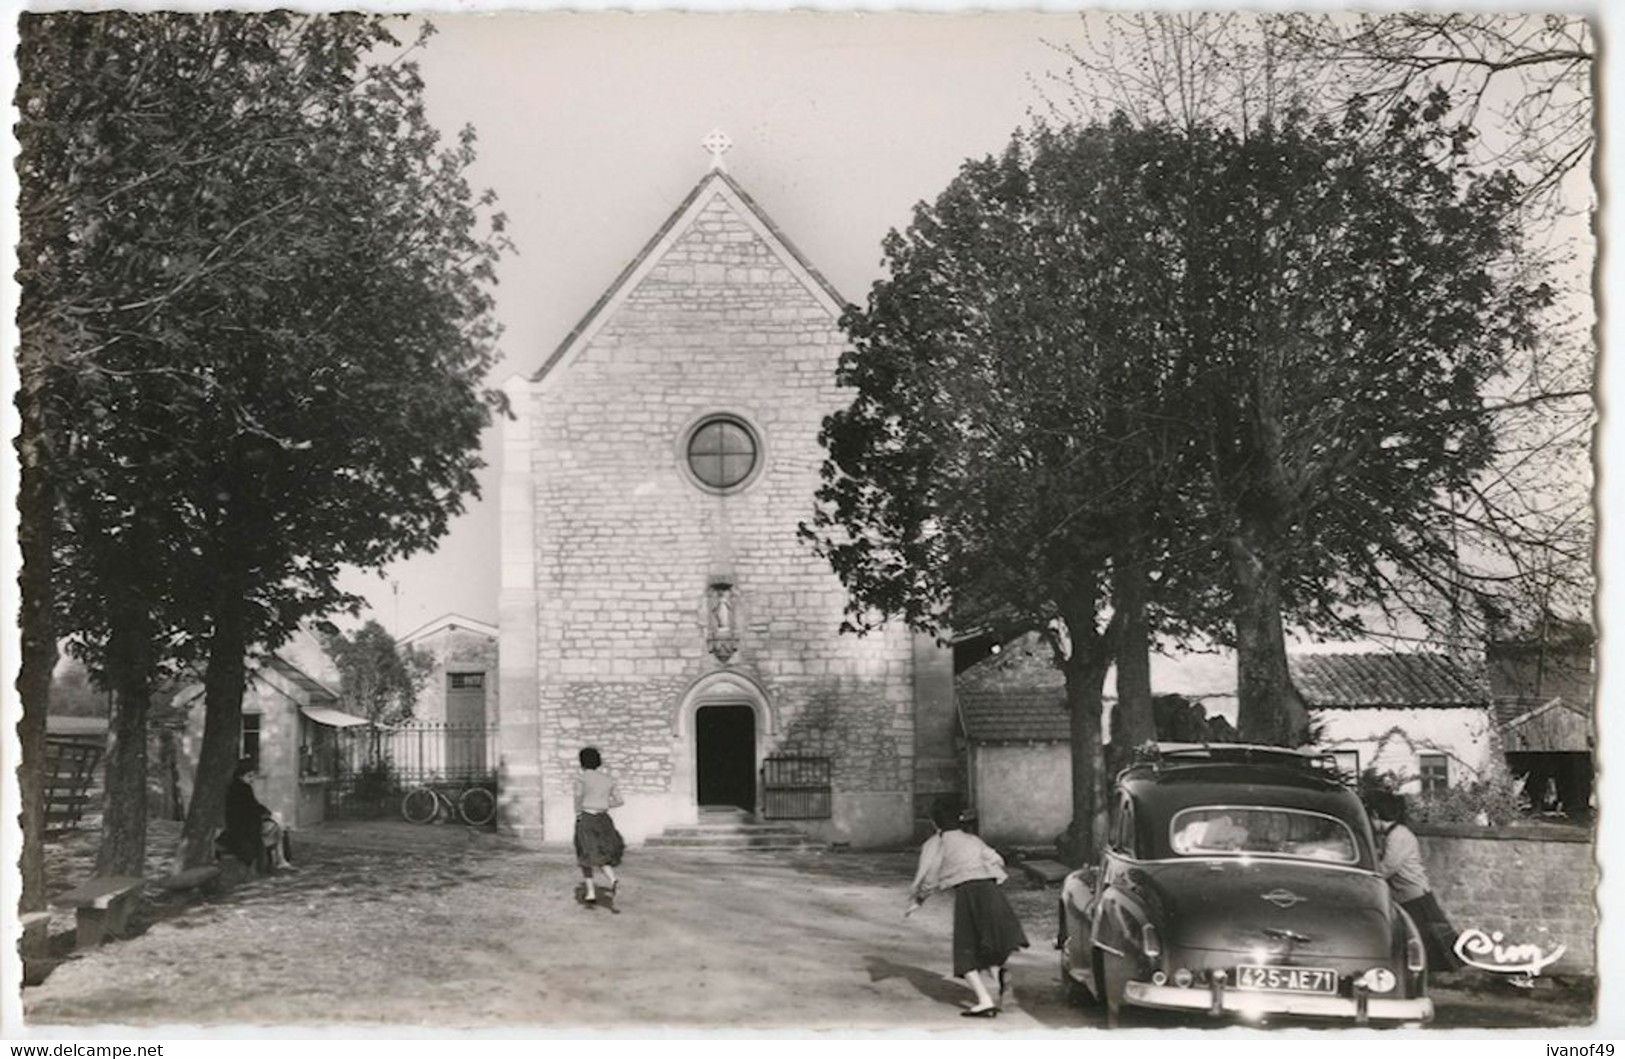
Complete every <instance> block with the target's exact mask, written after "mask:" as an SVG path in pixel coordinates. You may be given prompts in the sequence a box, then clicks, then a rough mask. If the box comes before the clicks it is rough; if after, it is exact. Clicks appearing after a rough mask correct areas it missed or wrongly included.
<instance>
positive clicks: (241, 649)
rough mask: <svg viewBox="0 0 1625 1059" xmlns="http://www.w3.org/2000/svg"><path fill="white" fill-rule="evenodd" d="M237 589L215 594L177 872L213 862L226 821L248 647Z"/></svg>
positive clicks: (226, 582) (228, 581)
mask: <svg viewBox="0 0 1625 1059" xmlns="http://www.w3.org/2000/svg"><path fill="white" fill-rule="evenodd" d="M240 586H241V581H240V580H239V579H238V578H236V577H223V578H222V579H221V582H220V584H219V586H218V588H217V590H216V591H217V596H216V599H215V605H214V635H213V637H212V638H211V639H210V641H209V661H208V665H207V668H206V669H205V671H204V676H203V710H204V713H203V741H202V745H201V746H200V747H199V748H198V758H197V769H196V771H194V773H193V777H192V801H191V804H190V805H188V807H187V813H186V826H185V827H184V828H183V829H182V832H181V867H183V868H196V867H199V866H202V865H205V864H211V863H213V862H214V836H215V834H216V832H218V831H219V829H220V828H222V827H224V826H225V820H226V788H227V787H228V786H230V785H231V778H232V773H233V772H234V771H235V770H236V767H237V759H238V757H239V755H240V754H241V751H242V744H243V737H242V726H243V689H244V687H245V686H246V684H247V680H248V675H247V658H248V644H247V643H246V642H245V641H246V638H247V634H246V633H245V631H244V624H243V593H242V591H241V587H240Z"/></svg>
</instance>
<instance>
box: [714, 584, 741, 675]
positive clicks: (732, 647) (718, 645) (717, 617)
mask: <svg viewBox="0 0 1625 1059" xmlns="http://www.w3.org/2000/svg"><path fill="white" fill-rule="evenodd" d="M706 595H707V596H708V597H709V598H708V600H707V602H708V604H709V606H708V607H707V609H708V611H709V612H710V618H711V620H710V628H709V629H707V630H706V639H707V641H708V642H709V645H710V649H711V653H712V654H713V655H715V656H716V659H717V661H718V662H726V661H728V659H730V658H732V657H733V656H734V652H735V651H737V650H739V633H738V631H737V630H736V629H735V628H734V608H735V603H734V598H733V586H732V585H727V584H720V583H719V584H715V585H712V586H711V587H710V589H709V590H707V593H706Z"/></svg>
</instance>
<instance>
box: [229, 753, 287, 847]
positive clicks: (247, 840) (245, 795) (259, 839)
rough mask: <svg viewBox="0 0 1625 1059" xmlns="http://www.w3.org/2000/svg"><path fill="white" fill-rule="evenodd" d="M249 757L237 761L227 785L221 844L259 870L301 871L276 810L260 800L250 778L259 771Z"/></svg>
mask: <svg viewBox="0 0 1625 1059" xmlns="http://www.w3.org/2000/svg"><path fill="white" fill-rule="evenodd" d="M255 771H256V770H255V768H254V763H253V762H252V761H250V760H248V759H247V758H244V759H243V760H241V761H239V762H237V768H236V770H235V771H234V772H233V773H232V779H231V786H229V787H227V788H226V829H225V830H224V831H222V832H221V833H220V838H219V839H218V840H217V844H218V845H219V847H220V848H221V849H223V850H224V851H225V852H227V853H230V854H231V855H232V856H234V857H236V858H237V859H238V860H240V861H242V862H243V863H244V864H245V865H247V866H248V867H249V868H250V869H253V870H256V871H267V872H271V871H280V870H287V871H297V870H298V869H296V868H295V867H294V866H293V864H292V863H291V862H290V861H289V860H288V850H287V835H286V831H285V830H284V828H283V826H282V823H281V821H279V820H278V819H277V816H276V814H275V813H273V812H272V811H271V810H270V809H268V808H266V807H265V806H264V805H263V804H261V803H260V800H259V798H257V797H256V796H255V794H254V788H253V787H252V786H251V785H250V784H249V779H250V778H251V777H252V776H253V775H254V773H255Z"/></svg>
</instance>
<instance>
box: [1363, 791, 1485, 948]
mask: <svg viewBox="0 0 1625 1059" xmlns="http://www.w3.org/2000/svg"><path fill="white" fill-rule="evenodd" d="M1366 804H1367V807H1368V809H1369V810H1370V813H1371V824H1372V827H1373V828H1374V829H1375V830H1376V832H1377V862H1378V863H1377V870H1378V871H1379V872H1381V873H1382V877H1383V878H1384V879H1387V880H1388V888H1389V889H1390V890H1392V891H1393V894H1394V900H1396V901H1398V902H1399V906H1400V907H1401V908H1403V909H1404V910H1405V911H1406V912H1408V913H1409V914H1410V917H1411V921H1412V922H1414V923H1415V924H1416V929H1417V930H1418V931H1420V932H1421V934H1422V946H1423V948H1424V949H1426V950H1427V958H1428V970H1430V971H1455V970H1460V969H1461V967H1462V962H1461V957H1459V956H1457V955H1456V948H1455V944H1456V928H1455V927H1453V926H1451V925H1450V920H1448V919H1447V918H1445V914H1444V909H1442V908H1440V907H1439V901H1438V899H1437V898H1435V897H1434V896H1433V890H1432V889H1431V888H1430V887H1429V886H1428V875H1427V870H1426V869H1425V868H1424V867H1423V866H1422V845H1421V843H1419V842H1418V841H1417V840H1416V833H1415V832H1413V831H1412V830H1411V829H1410V828H1409V827H1407V826H1406V825H1405V816H1406V813H1405V799H1404V798H1402V797H1400V796H1399V795H1397V794H1395V793H1393V792H1392V791H1373V792H1372V793H1371V795H1370V797H1369V798H1367V799H1366Z"/></svg>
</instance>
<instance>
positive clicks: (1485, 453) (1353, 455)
mask: <svg viewBox="0 0 1625 1059" xmlns="http://www.w3.org/2000/svg"><path fill="white" fill-rule="evenodd" d="M1445 110H1446V107H1445V104H1444V99H1443V97H1442V95H1441V94H1439V93H1435V94H1434V95H1433V96H1430V97H1429V99H1428V100H1426V101H1411V102H1410V103H1409V104H1408V105H1404V106H1400V107H1399V108H1397V109H1396V110H1395V111H1393V112H1392V113H1390V114H1388V115H1384V116H1382V117H1381V118H1380V119H1379V118H1373V117H1370V116H1367V115H1366V114H1365V113H1364V112H1362V111H1360V110H1358V109H1356V110H1354V111H1351V112H1350V114H1349V115H1348V118H1347V120H1346V121H1345V122H1344V124H1342V125H1341V126H1338V127H1333V126H1331V125H1329V124H1327V123H1325V122H1317V123H1313V124H1310V123H1307V122H1298V121H1287V122H1285V123H1283V124H1282V125H1281V126H1279V127H1274V128H1272V127H1269V126H1265V127H1263V128H1261V129H1259V130H1256V131H1255V132H1253V133H1252V134H1251V135H1249V136H1247V137H1246V138H1242V137H1241V136H1239V135H1237V134H1235V133H1218V134H1215V135H1214V136H1212V137H1211V139H1210V141H1209V149H1210V150H1212V151H1213V152H1214V153H1213V154H1212V156H1211V157H1209V158H1207V159H1204V160H1202V161H1201V162H1200V163H1199V164H1198V165H1197V166H1196V169H1195V171H1194V172H1192V173H1191V174H1190V176H1189V178H1188V183H1187V184H1186V185H1185V186H1187V187H1189V188H1190V189H1191V191H1192V198H1191V200H1190V203H1189V207H1190V208H1189V216H1190V218H1191V224H1190V227H1189V229H1188V231H1187V233H1186V239H1187V241H1188V245H1189V247H1190V250H1189V256H1190V259H1191V261H1192V267H1191V274H1192V276H1194V277H1197V280H1198V283H1197V285H1196V286H1193V288H1192V290H1191V292H1190V294H1189V295H1188V298H1187V301H1186V302H1185V303H1184V308H1185V309H1186V310H1187V311H1189V312H1190V315H1189V317H1188V318H1187V327H1188V331H1187V341H1188V348H1189V349H1190V350H1191V351H1192V355H1193V357H1194V358H1195V359H1196V360H1198V361H1200V362H1203V363H1205V364H1206V365H1207V369H1206V371H1205V373H1204V375H1203V378H1202V385H1201V386H1200V387H1199V388H1198V389H1196V390H1195V391H1193V395H1194V396H1196V398H1197V400H1196V401H1195V402H1194V403H1193V411H1194V412H1195V413H1196V415H1195V417H1194V420H1195V422H1196V424H1197V425H1198V429H1199V430H1200V431H1201V432H1202V434H1203V436H1204V438H1205V440H1204V442H1203V445H1204V450H1205V453H1206V456H1207V459H1208V462H1209V466H1210V472H1209V475H1208V482H1209V486H1210V490H1211V491H1210V494H1209V499H1210V501H1211V504H1210V507H1209V515H1210V517H1211V518H1212V519H1213V521H1212V522H1211V523H1210V532H1211V533H1212V534H1213V536H1214V537H1215V538H1216V539H1217V540H1219V541H1221V542H1222V543H1223V544H1224V546H1225V548H1226V550H1227V552H1228V557H1229V561H1230V576H1231V589H1232V592H1233V593H1234V599H1235V604H1236V636H1235V646H1236V648H1237V653H1238V676H1239V685H1240V687H1239V693H1240V698H1241V710H1242V712H1241V717H1240V725H1239V727H1240V730H1241V737H1242V738H1243V739H1244V740H1259V741H1266V742H1293V741H1297V740H1300V739H1301V738H1302V737H1303V735H1304V734H1305V731H1304V728H1303V726H1302V725H1303V720H1304V718H1303V717H1302V715H1301V712H1300V711H1299V710H1295V709H1293V699H1294V698H1295V696H1294V694H1293V693H1292V692H1291V685H1290V678H1289V677H1288V675H1287V672H1286V659H1285V653H1284V650H1283V639H1282V633H1281V622H1282V617H1283V615H1288V616H1291V617H1293V618H1295V619H1297V622H1298V623H1299V624H1300V625H1302V626H1304V627H1308V628H1317V627H1319V628H1344V629H1346V628H1349V627H1351V619H1350V612H1351V611H1352V610H1353V609H1354V608H1356V607H1359V606H1362V605H1370V604H1374V603H1380V602H1382V601H1383V600H1384V599H1385V598H1386V596H1387V594H1388V592H1389V590H1390V586H1391V585H1392V581H1393V578H1392V573H1393V571H1394V569H1396V568H1398V569H1405V570H1408V571H1412V572H1416V573H1421V572H1423V571H1424V570H1425V569H1426V567H1427V566H1429V565H1430V564H1431V565H1443V564H1450V563H1452V562H1453V561H1454V551H1453V538H1452V528H1453V527H1452V525H1451V523H1450V521H1449V520H1448V519H1445V518H1441V517H1440V508H1441V503H1440V502H1441V500H1442V499H1445V498H1449V497H1453V496H1463V495H1466V494H1467V493H1468V492H1469V491H1470V490H1471V488H1472V484H1473V482H1474V481H1475V479H1476V477H1477V476H1478V475H1480V474H1482V473H1483V472H1484V471H1485V469H1486V468H1487V467H1488V466H1489V465H1490V462H1491V460H1492V459H1493V455H1494V445H1495V423H1494V418H1493V414H1492V412H1491V410H1490V408H1489V407H1488V403H1489V402H1488V401H1487V400H1486V398H1487V396H1488V390H1489V387H1490V386H1491V384H1492V383H1493V381H1494V380H1495V379H1496V378H1497V377H1498V376H1499V375H1500V374H1501V372H1502V371H1503V369H1504V368H1505V366H1506V364H1507V363H1508V361H1509V360H1510V359H1511V358H1512V357H1513V356H1514V354H1516V353H1517V352H1518V351H1520V350H1527V349H1528V348H1529V347H1530V346H1531V345H1532V344H1533V343H1534V342H1535V341H1536V339H1537V321H1538V319H1539V317H1540V314H1541V313H1542V312H1543V311H1544V309H1545V308H1546V307H1547V306H1548V305H1549V303H1550V299H1551V291H1550V289H1549V288H1547V287H1545V286H1543V285H1539V284H1530V283H1527V282H1525V277H1524V276H1522V275H1520V274H1518V273H1516V272H1515V271H1513V270H1512V269H1510V267H1509V265H1510V264H1511V263H1513V262H1515V260H1516V252H1517V249H1518V245H1519V231H1518V226H1517V216H1516V209H1515V206H1516V202H1517V199H1518V196H1519V194H1520V193H1521V186H1520V185H1519V183H1518V182H1517V180H1516V179H1515V178H1513V177H1512V176H1510V175H1509V174H1506V173H1499V174H1493V175H1490V176H1485V177H1480V176H1476V175H1474V174H1473V173H1471V172H1470V171H1468V170H1467V169H1466V168H1465V167H1463V166H1459V165H1453V164H1451V162H1450V161H1449V159H1450V158H1451V157H1452V156H1453V149H1452V146H1451V145H1452V144H1458V145H1460V144H1462V139H1463V137H1464V135H1465V134H1464V133H1463V132H1462V130H1460V129H1459V128H1454V127H1448V126H1447V125H1446V124H1445V122H1444V117H1445ZM1370 121H1379V123H1380V124H1381V125H1382V126H1383V128H1382V131H1381V132H1380V133H1373V132H1371V130H1369V129H1368V128H1366V127H1365V126H1366V124H1367V123H1368V122H1370ZM1462 146H1464V145H1462ZM1353 627H1356V628H1357V627H1358V626H1357V624H1354V625H1353Z"/></svg>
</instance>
